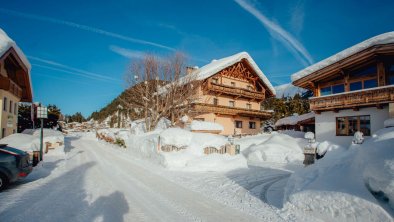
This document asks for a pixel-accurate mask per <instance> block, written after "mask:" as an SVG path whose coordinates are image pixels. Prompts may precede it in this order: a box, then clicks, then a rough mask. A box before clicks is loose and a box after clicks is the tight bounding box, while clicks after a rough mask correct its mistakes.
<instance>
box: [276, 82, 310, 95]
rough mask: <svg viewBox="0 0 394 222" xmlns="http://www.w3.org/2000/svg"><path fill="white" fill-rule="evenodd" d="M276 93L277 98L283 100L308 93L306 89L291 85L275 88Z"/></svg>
mask: <svg viewBox="0 0 394 222" xmlns="http://www.w3.org/2000/svg"><path fill="white" fill-rule="evenodd" d="M275 91H276V98H282V97H287V96H291V97H293V96H294V95H295V94H297V93H298V94H300V95H301V94H302V93H304V92H306V89H303V88H300V87H297V86H294V85H292V84H291V83H286V84H283V85H279V86H275Z"/></svg>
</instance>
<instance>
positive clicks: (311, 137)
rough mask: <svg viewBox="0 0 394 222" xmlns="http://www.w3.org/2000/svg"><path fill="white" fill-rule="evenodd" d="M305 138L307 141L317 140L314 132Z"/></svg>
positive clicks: (306, 134) (308, 133)
mask: <svg viewBox="0 0 394 222" xmlns="http://www.w3.org/2000/svg"><path fill="white" fill-rule="evenodd" d="M304 138H305V139H307V140H314V139H315V134H314V133H312V132H307V133H305V136H304Z"/></svg>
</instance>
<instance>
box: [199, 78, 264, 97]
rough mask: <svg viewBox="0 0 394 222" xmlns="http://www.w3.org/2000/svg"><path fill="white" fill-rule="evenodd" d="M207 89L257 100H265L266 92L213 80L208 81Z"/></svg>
mask: <svg viewBox="0 0 394 222" xmlns="http://www.w3.org/2000/svg"><path fill="white" fill-rule="evenodd" d="M206 89H207V90H210V91H213V92H217V93H222V94H227V95H232V96H237V97H244V98H251V99H256V100H263V99H264V98H265V95H264V92H257V91H251V90H247V89H243V88H239V87H233V86H228V85H223V84H219V83H213V82H208V84H207V87H206Z"/></svg>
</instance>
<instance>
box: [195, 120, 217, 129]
mask: <svg viewBox="0 0 394 222" xmlns="http://www.w3.org/2000/svg"><path fill="white" fill-rule="evenodd" d="M190 129H191V130H196V131H199V130H208V131H223V130H224V127H223V126H222V125H220V124H219V123H213V122H206V121H197V120H193V121H192V123H191V125H190Z"/></svg>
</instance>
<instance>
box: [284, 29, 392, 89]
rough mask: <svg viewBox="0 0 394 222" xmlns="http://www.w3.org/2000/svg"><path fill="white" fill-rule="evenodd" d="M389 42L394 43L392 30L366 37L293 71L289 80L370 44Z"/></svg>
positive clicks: (300, 76)
mask: <svg viewBox="0 0 394 222" xmlns="http://www.w3.org/2000/svg"><path fill="white" fill-rule="evenodd" d="M389 43H394V32H387V33H383V34H381V35H377V36H375V37H372V38H370V39H367V40H365V41H363V42H361V43H358V44H357V45H354V46H352V47H350V48H347V49H345V50H343V51H341V52H339V53H337V54H335V55H333V56H330V57H328V58H326V59H324V60H322V61H320V62H318V63H315V64H313V65H311V66H309V67H307V68H305V69H303V70H301V71H299V72H296V73H294V74H293V75H291V80H292V81H293V82H294V81H297V80H299V79H301V78H303V77H305V76H308V75H310V74H312V73H314V72H316V71H318V70H320V69H323V68H325V67H327V66H329V65H332V64H334V63H336V62H338V61H340V60H342V59H345V58H347V57H349V56H351V55H353V54H356V53H358V52H361V51H362V50H364V49H367V48H369V47H371V46H375V45H383V44H389Z"/></svg>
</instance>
